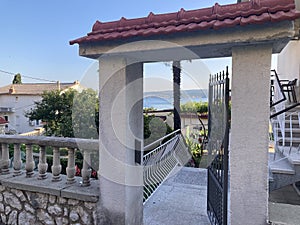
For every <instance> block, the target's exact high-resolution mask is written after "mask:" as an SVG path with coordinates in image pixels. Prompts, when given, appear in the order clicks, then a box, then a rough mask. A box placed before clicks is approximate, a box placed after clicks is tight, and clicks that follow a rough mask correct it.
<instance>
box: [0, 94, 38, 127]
mask: <svg viewBox="0 0 300 225" xmlns="http://www.w3.org/2000/svg"><path fill="white" fill-rule="evenodd" d="M41 99H42V97H41V96H38V95H1V96H0V106H1V107H9V108H14V109H15V112H9V113H0V116H3V117H4V116H8V121H9V128H10V129H15V130H16V131H17V133H26V132H29V131H33V130H34V128H36V127H37V126H36V125H34V126H31V125H30V124H29V119H28V118H27V117H25V115H24V113H25V112H26V111H28V110H30V109H31V108H33V107H34V102H35V101H40V100H41Z"/></svg>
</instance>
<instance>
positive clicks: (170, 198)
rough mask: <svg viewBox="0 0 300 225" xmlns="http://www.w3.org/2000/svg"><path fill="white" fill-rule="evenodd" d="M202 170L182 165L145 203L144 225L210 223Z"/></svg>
mask: <svg viewBox="0 0 300 225" xmlns="http://www.w3.org/2000/svg"><path fill="white" fill-rule="evenodd" d="M206 173H207V172H206V170H205V169H196V168H189V167H184V168H183V169H182V170H180V171H179V172H178V173H176V174H175V175H174V176H171V177H170V178H169V179H168V180H167V181H166V182H165V183H164V184H162V185H161V187H160V188H159V190H158V191H157V192H156V193H154V195H153V196H152V197H151V198H150V199H149V200H148V201H147V202H146V204H145V206H144V225H183V224H189V225H209V224H210V223H209V221H208V218H207V214H206V191H207V188H206V183H207V177H206V176H207V174H206Z"/></svg>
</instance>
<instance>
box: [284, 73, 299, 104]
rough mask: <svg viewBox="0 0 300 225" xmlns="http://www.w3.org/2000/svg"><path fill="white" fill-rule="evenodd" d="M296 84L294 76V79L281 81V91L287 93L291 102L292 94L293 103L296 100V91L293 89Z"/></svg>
mask: <svg viewBox="0 0 300 225" xmlns="http://www.w3.org/2000/svg"><path fill="white" fill-rule="evenodd" d="M296 84H297V78H295V79H294V80H290V81H288V82H287V83H281V86H282V91H283V92H286V93H288V98H289V101H290V102H291V95H292V98H293V102H294V103H296V102H297V97H296V91H295V87H296Z"/></svg>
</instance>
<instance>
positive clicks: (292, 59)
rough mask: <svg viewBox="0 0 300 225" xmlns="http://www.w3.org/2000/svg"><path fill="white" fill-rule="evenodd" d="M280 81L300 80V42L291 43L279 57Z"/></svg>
mask: <svg viewBox="0 0 300 225" xmlns="http://www.w3.org/2000/svg"><path fill="white" fill-rule="evenodd" d="M277 68H278V73H279V76H280V79H290V80H292V79H294V78H298V80H299V78H300V76H299V74H300V41H290V42H289V44H288V45H287V46H286V47H285V48H284V49H283V50H282V52H281V53H280V54H279V55H278V67H277Z"/></svg>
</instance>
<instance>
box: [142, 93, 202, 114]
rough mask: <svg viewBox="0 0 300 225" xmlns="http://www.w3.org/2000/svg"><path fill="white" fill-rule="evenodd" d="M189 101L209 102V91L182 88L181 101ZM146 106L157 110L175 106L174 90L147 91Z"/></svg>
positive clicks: (182, 102)
mask: <svg viewBox="0 0 300 225" xmlns="http://www.w3.org/2000/svg"><path fill="white" fill-rule="evenodd" d="M187 102H208V92H207V90H206V89H199V90H182V91H181V95H180V103H181V104H184V103H187ZM143 103H144V108H155V109H157V110H164V109H172V108H173V91H159V92H145V93H144V102H143Z"/></svg>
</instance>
